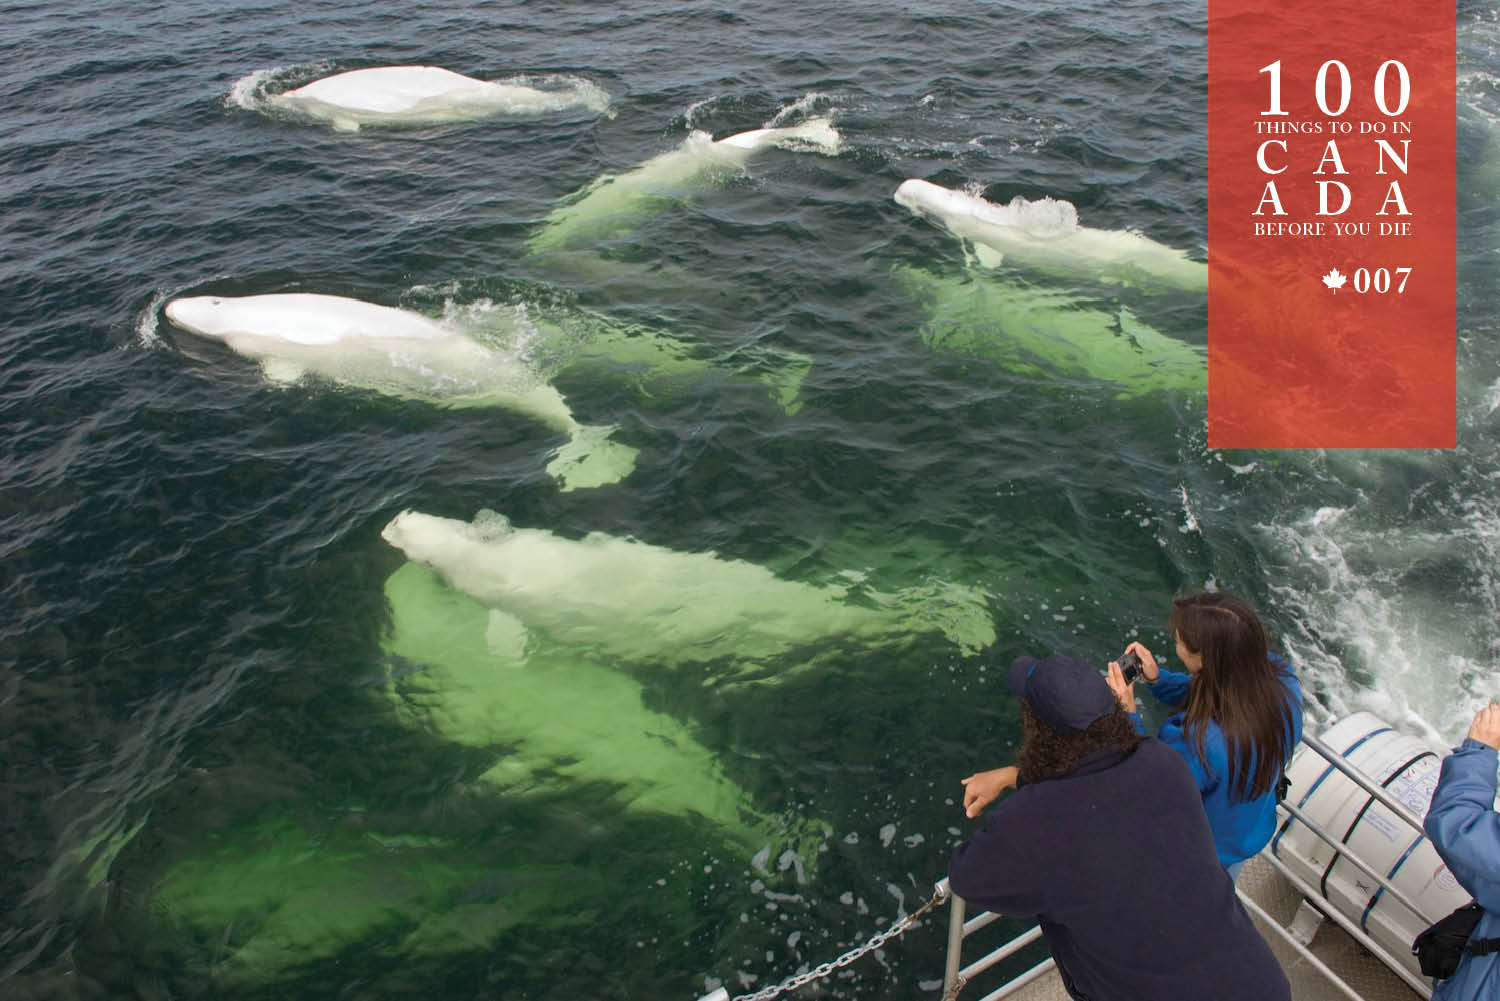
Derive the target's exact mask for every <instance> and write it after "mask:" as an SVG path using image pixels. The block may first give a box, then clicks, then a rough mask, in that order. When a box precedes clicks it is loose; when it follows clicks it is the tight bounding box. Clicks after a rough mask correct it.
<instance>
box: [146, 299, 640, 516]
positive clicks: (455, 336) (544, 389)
mask: <svg viewBox="0 0 1500 1001" xmlns="http://www.w3.org/2000/svg"><path fill="white" fill-rule="evenodd" d="M165 312H166V316H167V319H168V320H170V321H171V322H172V323H173V324H175V325H177V326H178V327H181V328H182V329H184V330H187V331H189V332H191V333H194V334H197V335H199V336H201V337H208V338H213V339H215V340H219V341H222V342H223V343H224V344H226V345H227V346H228V347H230V348H231V349H232V350H234V351H235V352H237V353H239V354H242V355H244V356H246V357H248V358H253V359H255V360H256V361H257V362H259V363H260V365H261V369H262V371H263V372H264V374H265V376H266V378H267V379H269V380H270V381H272V382H274V383H278V384H290V383H293V382H296V381H297V380H299V379H301V378H303V377H304V376H308V375H312V376H321V377H322V378H324V379H328V380H330V381H332V382H335V383H338V384H341V385H346V386H354V387H359V388H364V389H371V390H375V391H376V392H381V393H385V394H387V395H390V396H396V397H401V398H408V399H420V400H425V401H428V402H430V403H434V404H437V405H439V406H446V407H491V406H492V407H499V408H503V409H507V410H511V411H514V412H517V413H520V414H524V415H526V416H528V417H532V418H535V419H536V420H539V421H541V422H542V423H543V424H545V425H546V426H547V427H549V428H552V429H553V430H556V431H560V432H562V433H563V434H566V435H567V436H568V441H567V443H566V444H564V445H563V446H562V447H561V448H559V449H558V450H557V454H556V456H555V457H554V458H553V459H552V461H551V462H550V463H548V465H547V472H548V473H550V474H551V475H552V476H554V477H555V478H557V479H558V480H559V481H561V483H562V489H563V490H572V489H576V488H579V487H595V486H602V485H604V484H606V483H613V482H615V481H617V480H619V479H621V478H623V477H624V476H626V475H628V474H629V473H630V471H631V470H632V469H633V468H634V467H635V456H636V450H635V449H634V448H631V447H630V446H628V445H623V444H621V443H619V442H614V441H611V440H610V438H609V435H610V432H611V431H612V430H613V429H612V428H609V427H601V426H590V425H584V424H580V423H579V422H578V421H577V420H576V419H575V418H574V417H573V414H572V411H571V410H570V409H569V408H568V404H567V402H566V401H565V400H564V399H563V397H562V394H561V393H559V392H558V391H557V390H556V389H555V388H554V387H552V386H551V385H549V384H548V383H546V382H544V381H542V380H541V379H540V378H539V377H538V376H537V374H536V373H535V372H533V371H532V370H531V369H530V368H529V367H528V366H526V365H525V364H524V363H522V362H521V361H519V360H517V359H515V358H513V357H511V356H509V355H507V354H505V353H502V352H501V351H499V350H496V349H495V348H492V347H489V346H487V345H485V344H482V343H480V342H479V341H477V340H475V339H474V338H472V337H469V336H468V335H466V334H464V333H463V332H461V331H459V330H456V329H452V328H450V327H448V326H445V325H444V324H441V323H438V322H437V321H435V320H431V319H428V318H427V317H425V316H423V315H421V314H419V313H413V312H411V311H409V310H404V309H397V308H395V307H392V306H380V305H376V304H375V303H370V302H364V301H361V300H358V299H349V298H345V297H343V296H335V295H319V294H315V293H305V292H289V293H276V294H270V295H251V296H215V295H206V296H188V297H184V298H178V299H173V300H171V301H170V302H168V303H167V304H166V307H165Z"/></svg>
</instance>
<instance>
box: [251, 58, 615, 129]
mask: <svg viewBox="0 0 1500 1001" xmlns="http://www.w3.org/2000/svg"><path fill="white" fill-rule="evenodd" d="M267 101H268V103H269V104H270V105H271V106H272V107H275V108H282V109H286V110H289V111H295V112H298V113H300V114H304V115H308V116H310V117H312V118H317V119H321V120H323V121H326V122H328V123H329V124H331V125H332V126H333V127H334V128H335V129H338V130H340V131H344V132H354V131H358V130H359V128H360V127H361V126H364V125H423V124H430V123H437V122H458V121H467V120H469V119H474V118H483V117H486V116H489V115H501V114H512V115H518V114H542V113H545V112H550V111H559V110H562V109H564V108H571V107H580V106H581V107H585V108H589V109H591V110H594V111H603V110H604V109H605V108H607V107H608V106H609V95H608V94H607V93H606V92H605V91H604V90H603V89H601V88H600V87H598V86H596V85H595V84H592V83H588V82H587V81H583V80H570V81H568V82H567V84H566V86H563V87H560V88H558V89H555V90H542V89H539V88H536V87H530V86H525V85H523V84H519V83H495V82H491V81H488V80H477V79H475V78H474V77H469V76H464V75H463V74H461V73H455V72H453V71H452V70H448V69H443V68H442V67H439V66H375V67H371V68H369V69H359V70H349V71H348V72H345V73H336V74H334V75H333V76H328V77H324V78H322V79H321V80H314V81H313V82H312V83H309V84H305V85H303V86H301V87H298V88H296V89H295V90H289V91H286V92H284V93H281V94H273V95H271V96H270V97H269V98H268V99H267Z"/></svg>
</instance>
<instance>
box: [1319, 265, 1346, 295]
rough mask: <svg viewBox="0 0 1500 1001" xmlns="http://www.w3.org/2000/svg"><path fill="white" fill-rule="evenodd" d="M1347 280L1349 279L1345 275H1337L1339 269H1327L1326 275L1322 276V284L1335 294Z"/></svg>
mask: <svg viewBox="0 0 1500 1001" xmlns="http://www.w3.org/2000/svg"><path fill="white" fill-rule="evenodd" d="M1348 280H1349V278H1348V276H1347V275H1341V274H1339V269H1338V268H1329V269H1328V274H1326V275H1324V276H1323V284H1324V285H1327V286H1328V287H1329V288H1331V289H1333V290H1334V291H1335V292H1337V291H1338V290H1339V289H1340V288H1342V287H1343V285H1344V282H1346V281H1348Z"/></svg>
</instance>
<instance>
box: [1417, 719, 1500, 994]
mask: <svg viewBox="0 0 1500 1001" xmlns="http://www.w3.org/2000/svg"><path fill="white" fill-rule="evenodd" d="M1497 759H1500V756H1497V755H1496V753H1495V749H1494V748H1493V747H1490V746H1489V745H1488V744H1484V743H1481V742H1480V741H1477V740H1471V739H1466V740H1465V741H1464V742H1463V743H1462V744H1460V745H1459V746H1458V748H1457V749H1456V750H1455V751H1454V752H1453V753H1452V754H1450V755H1449V756H1448V757H1446V758H1444V759H1443V770H1442V773H1441V774H1440V775H1439V776H1438V784H1437V789H1436V791H1434V792H1433V794H1432V805H1431V806H1429V807H1428V808H1427V819H1426V820H1425V821H1423V823H1422V828H1423V830H1425V831H1426V832H1427V836H1428V837H1429V838H1431V839H1432V846H1433V847H1434V848H1436V849H1437V851H1438V854H1439V855H1440V856H1442V859H1443V861H1444V862H1446V863H1447V865H1448V869H1449V870H1450V871H1451V872H1452V873H1453V875H1454V878H1456V879H1457V880H1458V883H1459V885H1460V886H1462V887H1463V888H1464V889H1465V890H1468V891H1469V892H1470V893H1471V894H1473V895H1474V899H1475V900H1476V901H1477V902H1478V903H1479V906H1480V907H1483V908H1484V917H1482V918H1480V919H1479V925H1478V927H1476V928H1475V929H1474V935H1473V937H1474V938H1497V937H1500V814H1497V813H1496V812H1495V771H1496V768H1497V766H1500V760H1497ZM1481 998H1486V999H1494V998H1500V954H1497V953H1492V954H1490V955H1488V956H1465V957H1464V958H1463V959H1461V960H1459V963H1458V970H1457V971H1455V972H1454V974H1453V976H1451V977H1449V978H1448V979H1447V980H1444V981H1442V982H1441V983H1439V984H1438V986H1437V989H1436V990H1434V991H1433V993H1432V1001H1479V999H1481Z"/></svg>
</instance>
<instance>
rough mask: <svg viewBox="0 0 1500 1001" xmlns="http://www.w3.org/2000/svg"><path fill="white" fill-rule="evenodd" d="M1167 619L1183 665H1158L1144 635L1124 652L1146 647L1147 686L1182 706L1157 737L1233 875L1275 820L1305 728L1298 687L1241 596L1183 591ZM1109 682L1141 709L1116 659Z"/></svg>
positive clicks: (1142, 652)
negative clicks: (1179, 767)
mask: <svg viewBox="0 0 1500 1001" xmlns="http://www.w3.org/2000/svg"><path fill="white" fill-rule="evenodd" d="M1170 628H1171V631H1172V635H1173V638H1174V639H1175V640H1176V641H1177V656H1178V658H1179V659H1180V660H1181V661H1182V663H1183V666H1184V667H1186V668H1187V673H1185V674H1184V673H1179V672H1176V671H1164V670H1162V669H1161V668H1160V667H1159V666H1158V664H1157V662H1156V657H1155V656H1154V655H1153V654H1152V652H1151V651H1150V650H1149V649H1147V648H1146V646H1145V645H1144V644H1142V643H1131V644H1130V646H1129V647H1127V648H1126V652H1127V653H1135V654H1136V655H1137V656H1138V657H1140V659H1141V676H1142V677H1143V678H1144V679H1145V681H1146V685H1147V688H1148V689H1149V690H1150V692H1151V694H1152V695H1154V696H1156V698H1157V699H1158V700H1159V701H1161V702H1162V703H1163V704H1165V705H1167V706H1169V707H1171V708H1174V709H1177V710H1178V712H1176V713H1174V714H1173V715H1172V716H1170V717H1169V718H1168V719H1167V721H1166V722H1165V723H1163V724H1162V725H1161V729H1160V730H1159V731H1158V732H1157V737H1158V738H1160V739H1161V740H1162V741H1163V742H1164V743H1166V744H1168V745H1170V746H1171V747H1172V748H1173V750H1175V751H1177V753H1178V754H1180V755H1181V756H1182V758H1183V760H1185V761H1186V762H1187V763H1188V767H1189V768H1191V769H1192V772H1193V778H1194V779H1195V780H1196V781H1197V783H1198V792H1199V793H1200V794H1201V795H1202V797H1203V808H1204V810H1205V811H1206V812H1207V813H1208V820H1209V826H1210V827H1211V828H1212V829H1213V833H1214V846H1215V848H1217V849H1218V852H1219V861H1220V862H1221V863H1222V864H1223V865H1224V867H1225V869H1227V870H1229V874H1230V876H1231V877H1234V876H1237V875H1238V874H1239V868H1240V865H1241V863H1243V862H1244V860H1245V859H1247V858H1249V857H1250V856H1251V855H1254V854H1255V853H1256V852H1258V851H1260V850H1261V849H1262V848H1264V847H1265V846H1266V843H1267V842H1269V841H1270V840H1271V834H1272V832H1273V831H1274V830H1275V827H1276V791H1277V785H1278V784H1279V783H1280V781H1281V775H1282V772H1283V771H1284V770H1285V768H1286V766H1287V763H1288V762H1289V761H1290V760H1291V756H1292V751H1293V750H1294V749H1295V748H1296V746H1297V741H1298V740H1300V739H1301V737H1302V687H1301V685H1300V684H1298V682H1297V675H1296V673H1295V672H1293V670H1292V667H1291V665H1290V664H1288V663H1287V662H1286V659H1285V658H1283V657H1281V656H1280V655H1278V654H1274V653H1272V652H1271V651H1270V641H1269V639H1268V637H1267V635H1266V627H1265V626H1264V625H1262V624H1261V621H1260V617H1259V616H1257V615H1256V614H1255V609H1253V608H1251V607H1250V605H1249V603H1248V602H1246V601H1244V600H1243V599H1241V598H1237V597H1235V596H1234V595H1231V594H1225V593H1223V592H1221V591H1206V592H1202V593H1199V594H1190V595H1186V596H1184V597H1181V598H1177V599H1175V600H1174V601H1173V602H1172V617H1171V622H1170ZM1109 685H1110V688H1111V690H1113V691H1114V693H1115V697H1116V698H1117V699H1119V700H1120V704H1121V705H1122V706H1124V707H1125V709H1126V711H1128V712H1130V713H1132V714H1135V713H1136V703H1135V693H1134V690H1133V688H1134V686H1133V685H1127V684H1126V683H1125V678H1124V675H1123V674H1122V673H1121V671H1120V666H1119V664H1117V663H1111V664H1110V665H1109ZM1134 718H1135V722H1136V726H1137V728H1138V729H1140V731H1141V732H1142V733H1144V732H1145V728H1144V726H1143V725H1142V724H1141V722H1140V716H1139V715H1135V716H1134Z"/></svg>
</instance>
